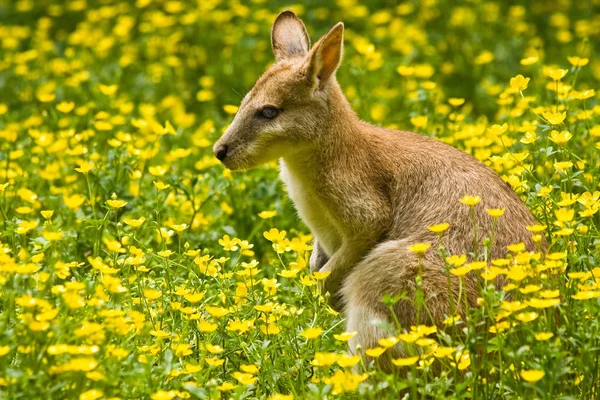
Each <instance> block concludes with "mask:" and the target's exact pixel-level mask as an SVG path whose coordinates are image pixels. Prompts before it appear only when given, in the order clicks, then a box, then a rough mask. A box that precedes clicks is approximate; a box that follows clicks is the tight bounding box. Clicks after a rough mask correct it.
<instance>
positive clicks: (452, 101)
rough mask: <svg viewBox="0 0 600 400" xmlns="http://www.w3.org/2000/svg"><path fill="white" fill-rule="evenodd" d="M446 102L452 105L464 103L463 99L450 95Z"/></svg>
mask: <svg viewBox="0 0 600 400" xmlns="http://www.w3.org/2000/svg"><path fill="white" fill-rule="evenodd" d="M448 103H449V104H450V105H451V106H453V107H460V106H462V105H463V104H464V103H465V99H461V98H457V97H451V98H449V99H448Z"/></svg>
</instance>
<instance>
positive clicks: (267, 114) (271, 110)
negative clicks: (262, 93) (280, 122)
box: [260, 106, 279, 119]
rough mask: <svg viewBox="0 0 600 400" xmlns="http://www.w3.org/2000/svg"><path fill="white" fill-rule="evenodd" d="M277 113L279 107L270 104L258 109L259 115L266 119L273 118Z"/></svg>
mask: <svg viewBox="0 0 600 400" xmlns="http://www.w3.org/2000/svg"><path fill="white" fill-rule="evenodd" d="M278 115H279V109H277V108H275V107H272V106H266V107H263V109H262V110H260V116H261V117H263V118H266V119H273V118H275V117H276V116H278Z"/></svg>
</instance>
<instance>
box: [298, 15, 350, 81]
mask: <svg viewBox="0 0 600 400" xmlns="http://www.w3.org/2000/svg"><path fill="white" fill-rule="evenodd" d="M343 51H344V24H343V23H342V22H338V23H337V24H336V25H335V26H334V27H333V28H331V30H330V31H329V32H327V34H326V35H325V36H323V37H322V38H321V39H320V40H319V41H318V42H317V43H316V44H315V46H314V47H313V48H312V50H311V52H310V55H309V57H308V65H307V72H308V76H309V79H313V81H314V82H315V85H316V87H318V88H319V89H322V88H323V87H324V86H325V84H326V83H327V81H328V80H329V78H331V76H333V75H334V74H335V71H336V70H337V67H338V66H339V65H340V61H341V60H342V53H343Z"/></svg>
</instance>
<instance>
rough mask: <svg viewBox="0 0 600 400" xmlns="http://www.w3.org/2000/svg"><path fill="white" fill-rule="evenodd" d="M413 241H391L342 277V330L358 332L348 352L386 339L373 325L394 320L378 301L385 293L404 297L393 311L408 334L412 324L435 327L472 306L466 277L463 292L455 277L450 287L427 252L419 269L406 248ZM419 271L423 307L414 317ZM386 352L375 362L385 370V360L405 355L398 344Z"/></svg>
mask: <svg viewBox="0 0 600 400" xmlns="http://www.w3.org/2000/svg"><path fill="white" fill-rule="evenodd" d="M414 243H415V241H414V240H412V241H411V240H393V241H388V242H384V243H382V244H380V245H378V246H377V247H375V248H374V249H373V250H372V251H371V252H370V253H369V254H368V255H367V256H366V257H365V258H364V259H363V260H362V261H361V262H360V263H359V264H358V265H357V266H356V267H354V269H353V270H352V273H350V275H349V276H348V277H347V278H346V281H345V282H344V286H343V288H342V295H343V297H344V301H345V304H346V316H347V329H348V331H356V332H357V333H358V334H357V335H356V336H355V337H354V338H352V340H351V342H350V346H351V349H353V351H356V347H357V346H358V345H359V344H360V346H361V348H362V349H367V348H372V347H376V346H378V344H377V343H378V340H379V339H381V338H384V337H388V336H390V333H389V332H387V331H386V330H385V329H384V328H383V327H381V326H378V325H377V324H375V325H374V324H373V323H372V322H373V321H377V320H384V321H388V322H390V323H392V324H393V323H394V322H395V319H394V318H393V317H392V316H391V315H390V313H389V309H388V308H387V306H386V305H384V304H383V303H382V301H381V300H382V299H383V297H384V296H385V295H386V294H391V295H398V294H401V293H406V294H407V296H406V299H404V300H401V301H399V302H398V303H396V304H395V305H394V307H393V310H394V314H395V317H396V319H397V320H398V322H400V325H401V327H402V329H407V330H409V329H410V327H411V326H413V325H417V323H420V324H424V325H433V324H435V325H440V324H442V322H443V321H444V319H445V318H446V317H447V316H450V315H452V314H457V313H458V314H463V313H464V309H465V300H466V302H467V303H468V304H469V305H474V304H475V300H476V297H477V291H476V287H475V285H474V284H473V282H472V281H471V280H470V279H469V277H465V278H466V279H465V280H464V281H463V284H462V290H461V289H460V287H461V285H460V284H459V281H458V278H457V277H455V276H452V277H451V284H449V282H448V276H447V273H446V270H445V268H444V265H443V262H442V260H441V259H440V258H439V256H438V255H436V254H434V252H433V251H431V250H430V251H429V252H428V253H426V255H425V256H424V257H423V259H422V260H421V264H420V267H419V262H418V258H417V256H416V255H415V254H414V253H412V252H411V251H409V250H408V246H410V245H411V244H414ZM419 270H420V271H421V276H422V279H423V285H422V288H423V299H424V301H425V306H422V307H421V310H420V312H419V318H417V308H416V307H415V302H414V299H415V292H416V278H417V276H418V273H419ZM449 286H450V291H449ZM450 293H452V295H450ZM459 293H461V294H460V300H459ZM465 296H466V297H465ZM459 302H460V304H458V303H459ZM386 353H389V354H388V355H387V356H385V357H383V358H380V360H379V362H380V364H382V365H381V366H382V367H383V368H385V369H390V368H389V367H391V365H390V362H389V358H390V357H403V356H406V354H403V353H404V351H403V349H402V348H401V347H400V346H396V347H394V348H393V349H390V350H388V351H387V352H386ZM386 364H387V365H386Z"/></svg>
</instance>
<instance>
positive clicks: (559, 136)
mask: <svg viewBox="0 0 600 400" xmlns="http://www.w3.org/2000/svg"><path fill="white" fill-rule="evenodd" d="M572 137H573V135H571V132H569V131H562V132H560V133H559V132H558V131H557V130H552V132H551V133H550V137H548V139H550V140H551V141H553V142H554V143H556V144H558V145H563V144H565V143H567V142H568V141H569V140H571V138H572Z"/></svg>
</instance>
